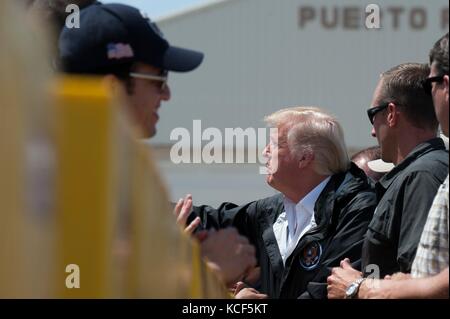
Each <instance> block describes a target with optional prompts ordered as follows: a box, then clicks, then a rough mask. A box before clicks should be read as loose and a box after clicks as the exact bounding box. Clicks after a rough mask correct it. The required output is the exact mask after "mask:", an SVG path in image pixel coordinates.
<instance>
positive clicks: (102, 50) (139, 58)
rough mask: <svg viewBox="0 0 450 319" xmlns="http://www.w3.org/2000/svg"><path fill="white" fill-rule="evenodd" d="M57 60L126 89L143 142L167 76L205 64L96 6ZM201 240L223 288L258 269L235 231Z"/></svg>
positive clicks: (147, 24) (67, 36)
mask: <svg viewBox="0 0 450 319" xmlns="http://www.w3.org/2000/svg"><path fill="white" fill-rule="evenodd" d="M59 55H60V62H61V67H62V70H63V71H64V72H66V73H72V74H88V75H100V76H102V75H103V76H106V77H109V78H111V80H113V81H114V82H117V83H121V84H123V86H124V89H125V91H126V93H127V99H128V101H127V102H128V103H127V104H128V107H129V108H130V113H131V114H132V116H133V120H134V123H135V124H136V125H137V126H138V127H139V128H140V129H141V132H142V133H143V135H144V136H143V137H152V136H154V135H155V134H156V122H157V121H158V118H159V116H158V114H157V111H158V109H159V107H160V104H161V101H167V100H169V99H170V89H169V87H168V85H167V74H168V71H177V72H187V71H191V70H193V69H195V68H197V67H198V66H199V65H200V63H201V62H202V60H203V54H202V53H200V52H196V51H192V50H188V49H182V48H177V47H174V46H171V45H170V44H169V43H168V42H167V40H165V39H164V37H163V35H162V33H161V31H160V30H159V29H158V27H157V25H156V24H154V23H152V22H151V21H150V20H149V19H148V18H147V17H146V16H144V15H142V14H141V12H140V11H139V10H138V9H136V8H133V7H130V6H127V5H123V4H101V3H98V2H96V3H94V4H92V5H90V6H88V7H86V8H85V9H83V10H81V14H80V28H79V29H76V28H74V29H69V28H67V27H65V28H64V29H63V30H62V32H61V35H60V38H59ZM203 237H204V238H202V242H201V247H202V255H203V256H206V257H207V258H208V265H209V266H210V267H211V269H212V270H213V271H216V272H217V274H218V275H219V277H221V278H222V280H223V281H224V283H225V284H227V285H231V284H233V283H235V282H236V281H237V280H239V278H242V276H243V274H244V273H245V272H246V271H247V270H248V269H251V268H253V267H254V266H255V264H256V259H255V249H254V247H253V246H252V245H250V244H249V242H248V240H247V238H245V237H243V236H241V235H239V234H238V232H237V231H236V230H234V229H226V230H219V231H217V232H214V233H209V234H203ZM206 237H207V238H206ZM199 239H200V238H199ZM219 248H220V249H219Z"/></svg>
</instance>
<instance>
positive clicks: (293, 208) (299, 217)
mask: <svg viewBox="0 0 450 319" xmlns="http://www.w3.org/2000/svg"><path fill="white" fill-rule="evenodd" d="M329 180H330V177H327V178H326V179H324V180H323V181H322V182H321V183H320V184H319V185H317V186H316V187H315V188H314V189H313V190H312V191H310V192H309V193H308V194H307V195H306V196H305V197H303V198H302V199H301V200H300V201H299V202H298V203H294V202H292V201H291V200H289V199H288V198H286V197H285V198H284V209H285V211H284V212H282V213H281V214H280V215H279V216H278V218H277V220H276V221H275V224H273V232H274V234H275V238H276V239H277V243H278V248H279V249H280V254H281V257H282V258H283V264H284V263H286V260H287V259H288V257H289V256H290V255H291V254H292V252H293V251H294V249H295V247H296V246H297V244H298V242H299V240H300V238H302V236H303V235H304V234H305V233H306V232H307V231H308V230H310V229H311V228H313V227H315V226H316V222H315V219H314V206H315V204H316V201H317V198H319V195H320V193H321V192H322V191H323V189H324V188H325V186H326V185H327V183H328V181H329Z"/></svg>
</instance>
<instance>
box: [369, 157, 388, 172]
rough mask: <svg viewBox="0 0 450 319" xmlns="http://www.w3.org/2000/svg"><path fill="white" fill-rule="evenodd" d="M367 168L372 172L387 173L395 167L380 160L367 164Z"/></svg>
mask: <svg viewBox="0 0 450 319" xmlns="http://www.w3.org/2000/svg"><path fill="white" fill-rule="evenodd" d="M367 166H369V168H370V169H371V170H372V171H374V172H377V173H387V172H390V171H391V170H392V169H393V168H394V167H395V165H394V164H393V163H386V162H385V161H383V160H381V159H377V160H374V161H370V162H367Z"/></svg>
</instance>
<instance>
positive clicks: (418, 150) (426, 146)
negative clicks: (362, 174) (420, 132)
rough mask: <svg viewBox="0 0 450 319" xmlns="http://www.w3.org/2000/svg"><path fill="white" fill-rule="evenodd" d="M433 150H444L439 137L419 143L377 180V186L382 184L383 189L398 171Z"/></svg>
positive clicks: (390, 182) (389, 183)
mask: <svg viewBox="0 0 450 319" xmlns="http://www.w3.org/2000/svg"><path fill="white" fill-rule="evenodd" d="M435 150H445V144H444V142H443V141H442V139H441V138H439V137H436V138H432V139H431V140H428V141H426V142H423V143H420V144H419V145H417V146H416V147H415V148H414V149H413V150H412V151H411V152H410V153H409V154H408V156H406V157H405V158H404V159H403V161H401V162H400V163H398V164H397V165H396V166H395V167H394V168H393V169H392V170H391V171H390V172H389V173H387V174H386V175H384V176H383V177H382V178H381V179H380V180H379V181H378V186H382V187H383V188H384V189H387V188H389V186H390V185H391V184H392V182H393V181H394V179H395V178H396V177H397V175H398V173H400V172H401V171H403V170H404V169H405V168H406V167H408V166H409V165H410V164H411V163H412V162H414V161H415V160H416V159H418V158H419V157H421V156H423V155H424V154H426V153H429V152H431V151H435Z"/></svg>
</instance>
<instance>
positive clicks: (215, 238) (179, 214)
mask: <svg viewBox="0 0 450 319" xmlns="http://www.w3.org/2000/svg"><path fill="white" fill-rule="evenodd" d="M191 212H192V196H191V195H187V196H186V197H185V198H184V199H183V198H181V199H180V200H179V201H178V203H177V204H176V205H175V208H174V215H175V217H176V219H177V223H178V225H179V226H180V227H182V228H183V231H184V232H185V233H187V234H189V235H191V236H193V237H194V238H196V239H197V240H198V241H199V242H200V245H201V251H202V256H203V258H204V259H205V262H206V263H207V264H208V266H209V267H210V268H211V269H212V270H213V271H214V272H215V273H216V274H217V275H218V276H219V277H220V278H221V279H222V281H223V282H224V283H225V284H226V286H227V287H228V288H229V289H230V291H231V292H233V293H234V295H235V297H236V298H249V297H251V298H267V296H266V295H264V294H260V293H259V292H258V291H257V290H255V289H253V288H250V287H248V285H251V284H254V283H256V282H257V281H258V280H259V275H260V271H259V268H257V267H256V257H255V248H254V247H253V245H252V244H250V243H249V241H248V239H247V238H246V237H244V236H241V235H240V234H239V233H238V231H237V230H236V229H235V228H232V227H230V228H225V229H220V230H215V229H211V230H200V231H197V232H195V230H196V229H197V228H198V226H200V224H201V219H200V217H196V218H195V219H194V220H193V221H192V222H191V223H190V224H189V225H186V224H187V220H188V216H189V215H190V213H191Z"/></svg>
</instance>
